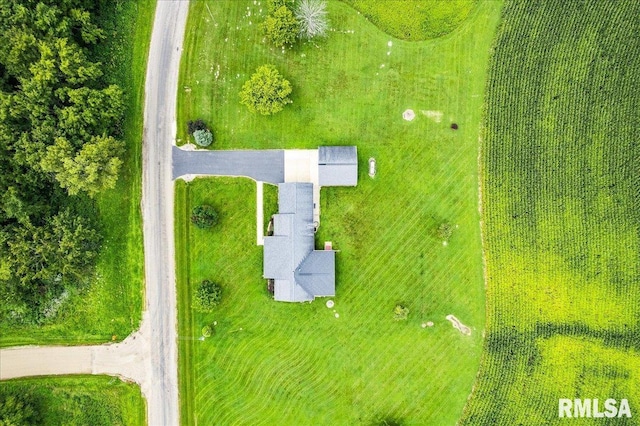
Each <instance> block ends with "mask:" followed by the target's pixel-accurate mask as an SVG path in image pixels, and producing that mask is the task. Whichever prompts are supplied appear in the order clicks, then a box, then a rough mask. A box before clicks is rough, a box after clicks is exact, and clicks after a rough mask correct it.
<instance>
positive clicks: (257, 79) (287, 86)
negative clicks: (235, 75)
mask: <svg viewBox="0 0 640 426" xmlns="http://www.w3.org/2000/svg"><path fill="white" fill-rule="evenodd" d="M291 91H292V89H291V83H289V81H288V80H286V79H285V78H284V77H283V76H282V75H281V74H280V73H279V72H278V70H277V69H276V67H275V66H273V65H262V66H261V67H258V69H256V72H255V73H253V75H252V76H251V79H249V80H248V81H247V82H245V83H244V86H242V91H241V92H240V103H241V104H243V105H246V107H247V108H248V109H249V111H251V112H253V113H256V112H257V113H259V114H262V115H271V114H275V113H277V112H280V111H282V109H283V108H284V106H285V105H287V104H290V103H291V102H292V101H291V99H289V95H290V94H291Z"/></svg>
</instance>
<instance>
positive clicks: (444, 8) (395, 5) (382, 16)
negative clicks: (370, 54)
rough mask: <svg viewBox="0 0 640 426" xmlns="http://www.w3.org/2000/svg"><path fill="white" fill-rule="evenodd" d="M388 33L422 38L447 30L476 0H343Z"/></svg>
mask: <svg viewBox="0 0 640 426" xmlns="http://www.w3.org/2000/svg"><path fill="white" fill-rule="evenodd" d="M342 1H344V2H345V3H347V4H349V5H351V6H353V7H354V8H355V9H356V10H358V12H360V13H362V14H363V15H364V16H365V17H366V18H367V19H369V20H370V21H371V22H373V23H374V24H376V25H377V26H378V27H380V29H381V30H382V31H384V32H386V33H387V34H390V35H392V36H394V37H397V38H400V39H402V40H410V41H422V40H429V39H432V38H435V37H441V36H443V35H446V34H449V33H450V32H451V31H453V30H455V29H456V28H458V26H460V24H461V23H462V22H464V20H465V19H467V18H468V17H469V14H471V13H472V12H473V10H474V9H475V6H476V5H477V4H478V0H419V1H416V0H382V1H371V0H342Z"/></svg>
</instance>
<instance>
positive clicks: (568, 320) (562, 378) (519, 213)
mask: <svg viewBox="0 0 640 426" xmlns="http://www.w3.org/2000/svg"><path fill="white" fill-rule="evenodd" d="M638 16H640V3H638V2H590V3H589V4H586V3H579V2H524V3H523V2H509V3H508V4H507V5H506V6H505V9H504V12H503V21H502V24H501V26H500V28H499V32H498V38H497V41H496V45H495V53H494V55H493V58H492V61H491V68H490V70H491V71H490V77H489V83H488V93H487V107H486V108H487V117H486V130H485V132H484V141H483V144H482V148H483V153H482V184H483V190H484V191H483V220H484V228H483V229H484V235H485V249H486V256H487V257H486V258H487V273H488V286H487V294H488V296H487V297H488V303H487V306H488V313H487V314H488V334H487V342H486V346H485V354H484V357H483V361H482V367H481V374H480V376H479V381H478V383H477V388H476V390H475V393H474V395H473V398H472V400H471V402H470V404H469V405H468V407H467V408H466V410H465V417H464V421H463V422H462V424H463V425H483V424H495V425H515V424H523V425H532V426H533V425H553V424H565V423H563V422H561V420H559V419H558V399H559V398H599V399H600V400H601V401H603V400H604V399H606V398H615V399H617V400H618V401H620V399H623V398H626V399H628V400H629V403H630V406H631V410H632V414H633V418H631V419H611V420H607V419H598V420H596V419H593V420H589V419H582V421H580V420H576V421H574V422H572V424H615V425H622V424H625V425H636V424H640V423H639V421H638V419H637V417H638V415H640V324H639V322H640V258H639V255H638V253H640V232H639V229H640V228H639V226H640V163H639V162H638V158H639V157H640V145H639V144H638V135H639V134H640V122H639V119H638V117H639V115H638V111H639V109H640V96H639V92H638V87H640V86H639V83H640V77H639V76H640V60H639V58H640V44H639V43H638V40H637V34H638V31H639V30H640V25H639V21H638V19H637V18H638ZM607 421H608V422H607Z"/></svg>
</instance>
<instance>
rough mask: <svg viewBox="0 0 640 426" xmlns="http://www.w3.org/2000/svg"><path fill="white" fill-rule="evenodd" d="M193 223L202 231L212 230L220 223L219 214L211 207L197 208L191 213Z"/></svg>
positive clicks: (202, 206)
mask: <svg viewBox="0 0 640 426" xmlns="http://www.w3.org/2000/svg"><path fill="white" fill-rule="evenodd" d="M191 223H193V224H194V225H195V226H197V227H198V228H201V229H206V228H211V227H212V226H213V225H215V224H216V223H218V212H216V210H215V209H214V208H213V207H211V206H207V205H201V206H195V207H194V208H193V210H192V211H191Z"/></svg>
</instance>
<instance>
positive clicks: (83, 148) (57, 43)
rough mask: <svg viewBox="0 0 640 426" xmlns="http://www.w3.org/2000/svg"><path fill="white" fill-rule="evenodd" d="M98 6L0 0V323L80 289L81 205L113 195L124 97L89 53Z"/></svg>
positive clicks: (86, 267) (88, 261) (93, 251)
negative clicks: (107, 191)
mask: <svg viewBox="0 0 640 426" xmlns="http://www.w3.org/2000/svg"><path fill="white" fill-rule="evenodd" d="M100 5H101V2H97V3H96V2H91V1H81V0H60V1H53V0H43V1H39V2H36V1H33V0H13V1H0V168H1V170H2V174H1V175H2V176H0V200H1V202H0V235H2V237H1V238H0V287H1V288H2V289H3V303H1V304H0V305H1V310H2V313H3V317H4V318H14V319H17V318H21V320H26V319H28V318H31V319H33V318H39V317H40V316H41V314H42V310H43V308H44V306H45V305H46V304H47V303H48V302H49V301H51V300H52V298H55V297H57V296H59V295H60V294H61V293H62V292H63V290H64V289H65V288H66V287H67V286H78V285H79V284H80V283H84V282H88V281H89V278H90V277H91V274H92V270H93V268H92V265H93V263H94V262H95V259H96V255H97V250H98V247H99V241H100V237H99V234H98V232H97V231H96V230H94V229H93V227H92V226H91V222H92V220H93V219H94V218H93V217H91V218H89V217H86V218H85V217H83V216H93V215H94V213H93V212H94V209H93V207H91V203H90V202H88V201H86V200H85V199H84V197H81V198H79V199H76V200H72V199H68V198H67V197H66V196H65V193H64V191H63V190H61V188H64V189H66V190H68V193H69V194H88V195H90V196H95V195H96V194H97V193H99V192H100V191H103V190H104V189H107V188H112V187H113V186H114V185H115V182H116V180H117V176H118V173H119V169H120V165H121V160H120V158H119V157H120V156H121V155H122V153H123V148H122V142H121V141H119V140H118V139H117V138H118V137H120V136H121V132H122V129H121V122H122V116H123V112H124V95H123V93H122V90H121V89H120V88H119V87H118V86H116V85H113V84H108V83H107V82H106V81H105V78H104V75H103V71H102V64H100V63H98V62H94V61H93V60H92V58H93V57H94V50H95V49H96V48H97V46H98V45H99V43H100V42H101V41H102V40H104V38H105V33H104V31H103V30H102V29H100V28H99V27H98V26H97V25H96V24H95V22H94V16H93V14H94V10H95V8H97V7H100Z"/></svg>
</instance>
